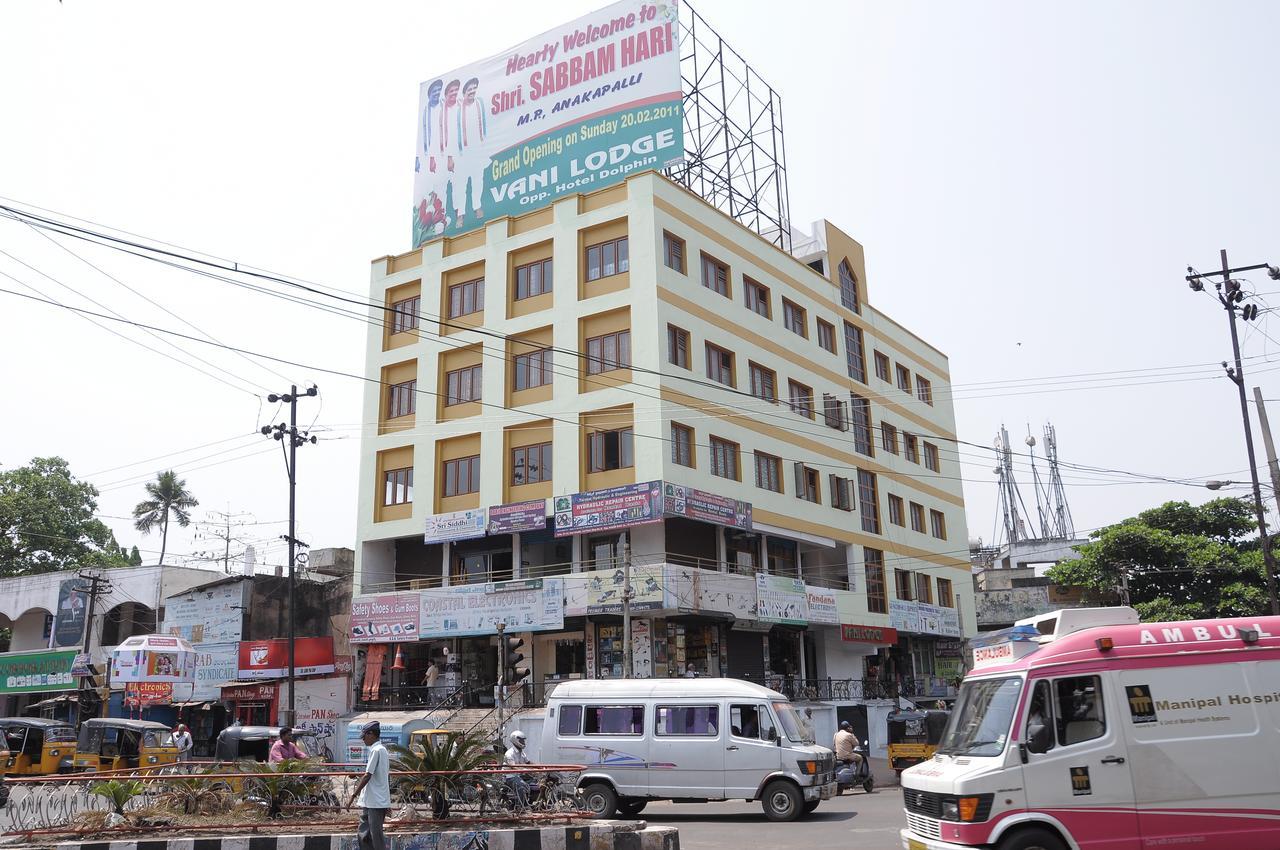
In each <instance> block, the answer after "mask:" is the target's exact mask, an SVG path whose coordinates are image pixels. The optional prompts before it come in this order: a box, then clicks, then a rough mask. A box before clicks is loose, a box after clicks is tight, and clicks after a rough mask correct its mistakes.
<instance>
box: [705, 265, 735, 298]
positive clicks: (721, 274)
mask: <svg viewBox="0 0 1280 850" xmlns="http://www.w3.org/2000/svg"><path fill="white" fill-rule="evenodd" d="M702 285H703V286H705V287H706V288H707V289H710V290H711V291H713V292H718V293H720V294H721V295H723V296H724V297H725V298H728V297H729V267H728V266H726V265H725V264H724V263H722V262H720V261H719V260H717V259H714V258H713V257H708V256H707V255H706V254H703V255H702Z"/></svg>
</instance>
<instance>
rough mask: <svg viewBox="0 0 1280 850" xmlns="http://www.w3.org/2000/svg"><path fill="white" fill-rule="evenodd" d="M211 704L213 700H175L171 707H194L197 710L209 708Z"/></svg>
mask: <svg viewBox="0 0 1280 850" xmlns="http://www.w3.org/2000/svg"><path fill="white" fill-rule="evenodd" d="M213 704H214V701H213V700H208V699H206V700H194V701H192V702H175V703H174V704H173V707H174V708H194V709H196V710H197V711H202V710H204V709H206V708H209V707H210V706H212V705H213Z"/></svg>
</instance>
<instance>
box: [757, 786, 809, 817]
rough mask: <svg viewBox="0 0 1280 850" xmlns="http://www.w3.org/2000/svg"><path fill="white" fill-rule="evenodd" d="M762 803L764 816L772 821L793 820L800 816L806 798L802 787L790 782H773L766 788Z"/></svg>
mask: <svg viewBox="0 0 1280 850" xmlns="http://www.w3.org/2000/svg"><path fill="white" fill-rule="evenodd" d="M760 805H761V806H762V807H763V808H764V816H765V817H767V818H768V819H769V820H771V821H781V822H785V821H793V820H795V819H796V818H798V817H800V812H801V811H802V809H803V807H804V798H803V797H801V796H800V789H798V788H796V786H794V785H792V784H791V783H790V782H781V781H778V782H772V783H770V784H769V785H768V786H767V787H766V788H765V789H764V796H763V797H762V798H761V802H760Z"/></svg>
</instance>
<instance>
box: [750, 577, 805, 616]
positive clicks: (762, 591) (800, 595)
mask: <svg viewBox="0 0 1280 850" xmlns="http://www.w3.org/2000/svg"><path fill="white" fill-rule="evenodd" d="M807 609H808V599H807V597H806V596H805V592H804V581H803V580H802V579H798V578H788V577H786V576H771V575H766V574H765V573H757V574H756V619H758V620H764V621H765V622H769V623H788V624H790V625H794V626H803V625H804V624H805V623H806V622H808V619H809V617H808V610H807Z"/></svg>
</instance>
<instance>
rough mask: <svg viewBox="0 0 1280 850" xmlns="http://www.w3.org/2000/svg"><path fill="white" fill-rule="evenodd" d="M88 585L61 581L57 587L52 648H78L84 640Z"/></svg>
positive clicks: (67, 580)
mask: <svg viewBox="0 0 1280 850" xmlns="http://www.w3.org/2000/svg"><path fill="white" fill-rule="evenodd" d="M86 596H88V585H87V584H86V583H84V582H82V581H81V580H80V579H75V578H69V579H63V581H62V583H61V584H59V585H58V612H57V615H56V617H55V620H54V626H53V643H54V646H79V645H80V644H81V641H82V640H83V639H84V619H85V597H86Z"/></svg>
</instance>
